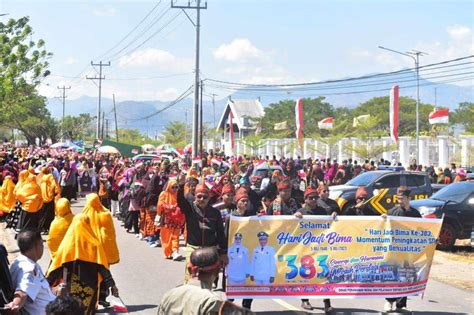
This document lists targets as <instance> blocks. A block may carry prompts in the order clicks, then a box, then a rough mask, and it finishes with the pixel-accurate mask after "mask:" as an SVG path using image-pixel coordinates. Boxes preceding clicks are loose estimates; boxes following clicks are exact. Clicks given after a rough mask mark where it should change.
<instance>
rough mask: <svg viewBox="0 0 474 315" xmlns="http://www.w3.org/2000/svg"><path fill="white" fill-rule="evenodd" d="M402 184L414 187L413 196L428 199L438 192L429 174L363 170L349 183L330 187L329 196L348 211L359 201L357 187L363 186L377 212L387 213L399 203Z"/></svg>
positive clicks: (411, 188) (375, 212)
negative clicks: (399, 189)
mask: <svg viewBox="0 0 474 315" xmlns="http://www.w3.org/2000/svg"><path fill="white" fill-rule="evenodd" d="M400 185H406V186H408V187H409V188H410V190H411V191H412V198H413V199H424V198H428V197H429V196H431V195H432V194H433V193H434V192H435V191H436V188H435V187H434V185H431V183H430V179H429V178H428V175H427V174H426V173H422V172H409V171H398V170H377V171H370V172H365V173H362V174H360V175H359V176H357V177H354V178H353V179H351V180H350V181H348V182H347V183H346V184H345V185H336V186H331V187H329V191H330V193H329V198H331V199H334V200H336V201H337V203H338V205H339V208H340V209H341V211H342V212H343V213H344V211H345V210H346V209H347V208H348V207H350V206H352V205H354V204H355V193H356V191H357V188H358V187H361V186H362V187H364V188H365V189H366V190H367V193H368V194H369V198H372V199H371V201H370V206H371V208H372V209H373V211H374V214H383V213H386V212H387V211H388V210H389V209H391V208H393V207H394V206H396V205H397V199H396V195H397V188H398V187H399V186H400ZM376 196H377V198H375V197H376Z"/></svg>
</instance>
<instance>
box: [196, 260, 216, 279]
mask: <svg viewBox="0 0 474 315" xmlns="http://www.w3.org/2000/svg"><path fill="white" fill-rule="evenodd" d="M221 267H222V265H221V262H220V261H219V260H218V261H216V262H215V263H214V264H212V265H210V266H205V267H199V266H194V265H193V263H192V262H189V264H188V270H189V273H190V274H195V275H196V276H198V275H199V273H201V272H203V273H210V272H213V271H217V270H219V269H221Z"/></svg>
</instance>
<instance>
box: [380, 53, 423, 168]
mask: <svg viewBox="0 0 474 315" xmlns="http://www.w3.org/2000/svg"><path fill="white" fill-rule="evenodd" d="M379 48H380V49H384V50H388V51H391V52H394V53H396V54H399V55H403V56H407V57H410V58H412V59H413V61H414V62H415V70H416V163H420V56H423V55H428V54H427V53H425V52H422V51H418V50H411V51H407V52H401V51H398V50H394V49H390V48H386V47H382V46H379Z"/></svg>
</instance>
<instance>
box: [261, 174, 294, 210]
mask: <svg viewBox="0 0 474 315" xmlns="http://www.w3.org/2000/svg"><path fill="white" fill-rule="evenodd" d="M277 188H278V196H277V197H276V199H275V200H273V202H272V203H271V204H270V206H269V207H268V211H267V214H268V215H293V214H294V213H295V212H296V210H298V209H299V208H300V205H299V204H298V202H297V201H296V200H295V199H294V198H292V196H291V184H290V182H289V181H288V180H283V181H281V182H279V183H278V185H277Z"/></svg>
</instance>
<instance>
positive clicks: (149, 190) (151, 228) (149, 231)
mask: <svg viewBox="0 0 474 315" xmlns="http://www.w3.org/2000/svg"><path fill="white" fill-rule="evenodd" d="M149 178H150V181H149V182H148V184H147V185H146V188H145V203H144V206H145V207H144V214H145V217H144V219H143V221H144V226H143V236H144V237H147V238H148V245H149V246H150V247H158V246H159V245H161V244H160V227H159V226H157V225H156V224H155V218H156V213H157V209H156V207H157V203H158V196H159V195H160V193H161V190H162V187H161V185H160V182H161V176H160V175H158V174H157V172H156V171H154V172H149Z"/></svg>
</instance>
